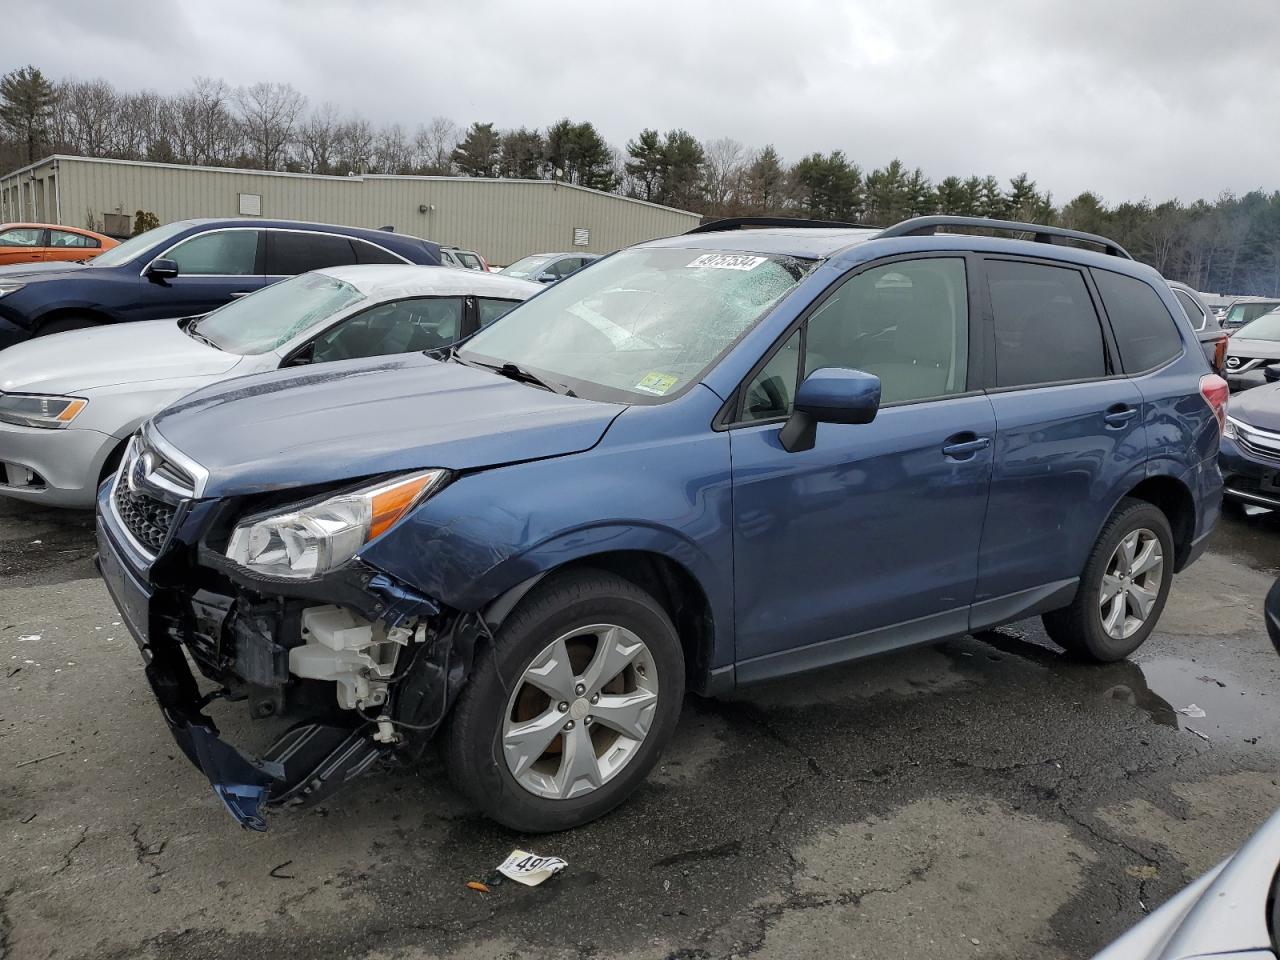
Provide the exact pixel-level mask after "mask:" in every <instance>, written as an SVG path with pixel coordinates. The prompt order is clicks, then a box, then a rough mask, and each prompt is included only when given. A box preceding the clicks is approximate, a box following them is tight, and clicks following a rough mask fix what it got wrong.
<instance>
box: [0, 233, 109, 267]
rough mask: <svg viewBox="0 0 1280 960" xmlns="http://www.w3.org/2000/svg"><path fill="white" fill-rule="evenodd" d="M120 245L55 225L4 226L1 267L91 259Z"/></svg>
mask: <svg viewBox="0 0 1280 960" xmlns="http://www.w3.org/2000/svg"><path fill="white" fill-rule="evenodd" d="M118 243H119V241H118V240H112V239H111V238H110V237H104V236H103V235H102V234H100V233H94V232H93V231H91V230H81V229H80V228H79V227H62V226H58V225H56V224H52V223H2V224H0V266H7V265H9V264H12V263H46V262H48V261H50V260H88V259H89V258H91V257H96V256H97V255H98V254H100V253H101V252H102V251H103V250H110V249H111V248H112V247H114V246H116V245H117V244H118Z"/></svg>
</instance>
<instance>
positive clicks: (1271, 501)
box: [1218, 383, 1280, 510]
mask: <svg viewBox="0 0 1280 960" xmlns="http://www.w3.org/2000/svg"><path fill="white" fill-rule="evenodd" d="M1218 462H1219V464H1220V465H1221V467H1222V482H1223V485H1224V488H1223V493H1225V494H1226V495H1227V497H1228V498H1229V499H1230V500H1231V501H1233V502H1235V503H1236V504H1246V503H1248V504H1253V505H1254V506H1258V507H1269V508H1270V509H1272V510H1280V383H1277V384H1268V385H1267V386H1265V387H1254V388H1253V389H1252V390H1245V391H1244V392H1242V393H1237V394H1236V395H1235V396H1234V397H1233V398H1232V400H1231V412H1230V414H1229V415H1228V416H1227V426H1226V429H1225V430H1224V431H1223V436H1222V455H1221V457H1220V458H1219V461H1218Z"/></svg>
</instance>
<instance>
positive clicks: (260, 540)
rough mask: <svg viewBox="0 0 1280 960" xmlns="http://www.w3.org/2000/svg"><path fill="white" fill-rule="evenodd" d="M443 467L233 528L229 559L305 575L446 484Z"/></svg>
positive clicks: (349, 551)
mask: <svg viewBox="0 0 1280 960" xmlns="http://www.w3.org/2000/svg"><path fill="white" fill-rule="evenodd" d="M447 475H448V472H447V471H445V470H423V471H420V472H417V473H411V474H407V475H405V476H401V477H396V478H395V479H392V480H385V481H383V482H381V483H378V484H375V485H373V486H369V487H364V488H362V489H359V490H351V491H348V492H346V493H341V494H338V495H337V496H334V497H330V498H329V499H328V500H322V501H320V502H319V503H313V504H311V505H310V506H306V507H298V508H296V509H294V510H290V511H289V512H288V513H280V514H276V515H275V516H270V517H259V518H257V519H253V520H246V521H245V522H243V523H241V524H240V525H239V526H238V527H236V528H235V531H234V532H233V533H232V534H231V542H230V543H229V544H228V545H227V558H228V559H230V560H232V561H234V562H235V563H238V564H240V566H242V567H247V568H248V569H250V570H253V571H255V572H256V573H263V574H267V575H268V576H273V577H285V578H288V579H291V580H309V579H312V578H314V577H318V576H320V575H321V574H324V573H328V572H329V571H330V570H333V569H334V568H335V567H339V566H341V565H342V564H344V563H346V562H347V561H348V560H350V559H351V558H352V557H354V556H355V555H356V553H357V551H359V549H360V548H361V547H363V546H364V545H365V544H366V543H368V542H369V541H370V540H372V539H373V538H374V537H376V536H378V535H380V534H381V533H382V532H383V531H385V530H386V529H387V528H388V527H390V526H391V525H392V524H393V523H395V522H396V521H397V520H399V519H400V518H401V517H403V516H404V515H405V514H406V513H408V512H409V510H410V509H412V508H413V507H414V506H416V505H417V504H419V503H421V502H422V501H423V500H425V499H426V498H427V497H429V496H430V495H431V494H432V493H434V492H435V491H436V490H437V489H439V487H440V486H441V485H442V484H443V483H444V480H445V478H446V477H447Z"/></svg>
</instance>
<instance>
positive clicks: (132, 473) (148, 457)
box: [127, 450, 156, 493]
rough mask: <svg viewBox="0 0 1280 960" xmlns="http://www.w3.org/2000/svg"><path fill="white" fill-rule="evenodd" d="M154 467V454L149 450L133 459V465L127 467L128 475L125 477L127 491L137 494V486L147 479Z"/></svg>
mask: <svg viewBox="0 0 1280 960" xmlns="http://www.w3.org/2000/svg"><path fill="white" fill-rule="evenodd" d="M155 466H156V458H155V454H153V453H151V451H149V450H148V451H147V452H146V453H143V454H139V455H138V456H137V457H135V458H134V460H133V463H131V464H130V465H129V473H128V475H127V479H128V481H129V489H130V490H132V491H133V492H134V493H137V492H138V487H139V485H141V484H142V483H143V482H144V481H145V480H146V479H147V476H148V475H149V474H150V473H151V471H152V470H154V469H155Z"/></svg>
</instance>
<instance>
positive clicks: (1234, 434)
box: [1222, 417, 1240, 440]
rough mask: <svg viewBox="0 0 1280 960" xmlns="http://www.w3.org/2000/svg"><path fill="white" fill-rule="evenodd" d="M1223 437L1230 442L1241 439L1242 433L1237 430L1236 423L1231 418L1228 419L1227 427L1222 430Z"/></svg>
mask: <svg viewBox="0 0 1280 960" xmlns="http://www.w3.org/2000/svg"><path fill="white" fill-rule="evenodd" d="M1222 435H1223V436H1224V437H1226V438H1228V439H1229V440H1237V439H1239V437H1240V431H1239V430H1238V429H1237V424H1236V421H1235V420H1234V419H1232V418H1231V417H1227V423H1226V426H1224V427H1223V428H1222Z"/></svg>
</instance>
